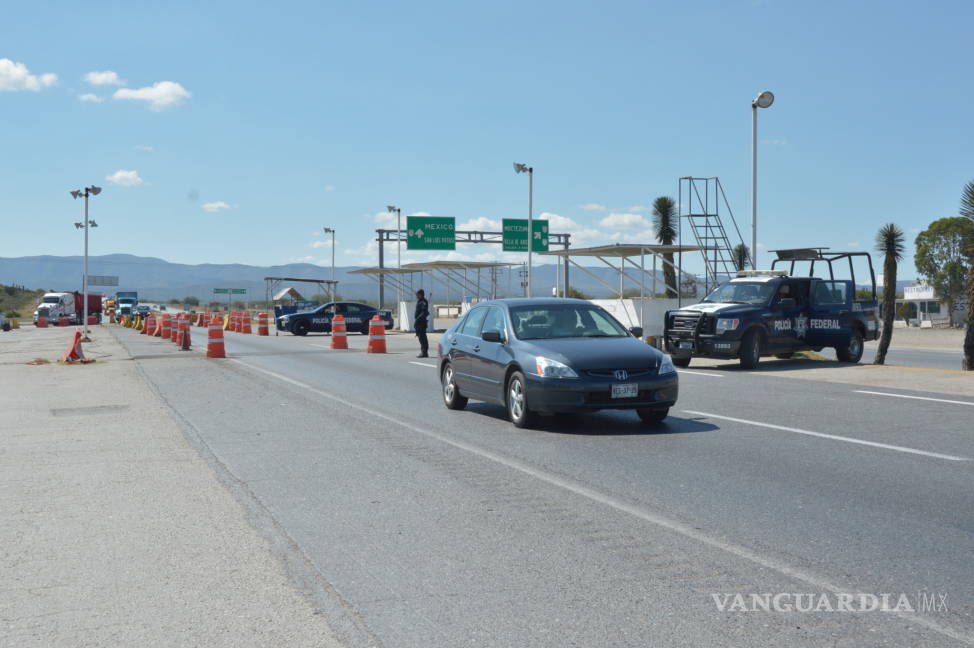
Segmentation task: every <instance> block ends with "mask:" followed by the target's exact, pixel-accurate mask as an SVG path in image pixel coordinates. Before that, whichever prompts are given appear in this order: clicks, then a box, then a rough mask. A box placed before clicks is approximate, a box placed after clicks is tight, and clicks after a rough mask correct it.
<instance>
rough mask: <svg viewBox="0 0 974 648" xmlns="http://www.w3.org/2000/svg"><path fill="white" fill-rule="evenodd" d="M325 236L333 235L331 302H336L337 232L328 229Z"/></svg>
mask: <svg viewBox="0 0 974 648" xmlns="http://www.w3.org/2000/svg"><path fill="white" fill-rule="evenodd" d="M325 234H331V300H332V301H335V230H334V229H333V228H331V227H326V228H325Z"/></svg>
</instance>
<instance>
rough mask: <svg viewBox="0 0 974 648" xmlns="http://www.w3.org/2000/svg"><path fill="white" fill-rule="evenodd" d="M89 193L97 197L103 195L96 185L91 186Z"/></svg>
mask: <svg viewBox="0 0 974 648" xmlns="http://www.w3.org/2000/svg"><path fill="white" fill-rule="evenodd" d="M88 191H90V192H91V195H92V196H97V195H98V194H100V193H101V187H96V186H95V185H91V186H90V187H88Z"/></svg>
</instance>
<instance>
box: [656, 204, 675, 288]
mask: <svg viewBox="0 0 974 648" xmlns="http://www.w3.org/2000/svg"><path fill="white" fill-rule="evenodd" d="M653 225H654V226H655V227H656V240H657V241H658V242H659V243H660V244H661V245H673V241H675V240H676V236H677V233H678V232H679V230H680V216H679V214H677V213H676V201H674V200H673V199H672V198H670V197H669V196H660V197H659V198H657V199H656V200H654V201H653ZM663 283H665V284H666V296H667V297H669V298H671V299H672V298H675V297H676V296H677V293H676V268H675V267H674V266H673V253H672V252H664V253H663Z"/></svg>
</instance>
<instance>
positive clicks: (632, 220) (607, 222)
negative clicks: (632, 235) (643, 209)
mask: <svg viewBox="0 0 974 648" xmlns="http://www.w3.org/2000/svg"><path fill="white" fill-rule="evenodd" d="M598 225H599V227H605V228H606V229H625V230H628V229H646V228H647V227H650V223H649V221H647V220H646V218H645V217H644V216H641V215H639V214H630V213H619V212H613V213H611V214H609V215H608V216H606V217H605V218H603V219H602V220H600V221H599V223H598Z"/></svg>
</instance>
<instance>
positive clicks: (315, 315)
mask: <svg viewBox="0 0 974 648" xmlns="http://www.w3.org/2000/svg"><path fill="white" fill-rule="evenodd" d="M377 313H378V315H379V317H380V318H381V319H382V321H383V322H384V323H385V327H386V328H387V329H390V328H392V311H389V310H380V309H377V308H373V307H371V306H369V305H368V304H360V303H358V302H329V303H327V304H325V305H324V306H319V307H318V308H315V309H312V310H307V311H299V312H297V313H291V314H289V315H281V316H280V317H278V318H277V319H276V325H277V329H278V330H279V331H288V332H290V333H293V334H294V335H307V334H308V333H330V332H331V321H332V319H334V317H335V315H338V314H341V315H343V316H344V317H345V330H347V331H348V332H349V333H353V332H356V331H357V332H359V333H361V334H362V335H368V334H369V320H371V319H372V317H373V316H374V315H375V314H377Z"/></svg>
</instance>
